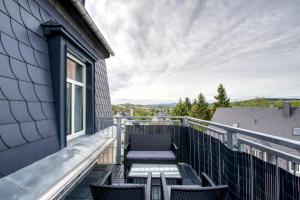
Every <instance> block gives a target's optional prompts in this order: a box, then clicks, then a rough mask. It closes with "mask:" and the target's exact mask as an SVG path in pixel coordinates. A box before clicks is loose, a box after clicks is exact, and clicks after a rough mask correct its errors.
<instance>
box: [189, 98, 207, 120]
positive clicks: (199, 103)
mask: <svg viewBox="0 0 300 200" xmlns="http://www.w3.org/2000/svg"><path fill="white" fill-rule="evenodd" d="M191 116H192V117H195V118H199V119H204V120H210V116H211V115H210V109H209V104H208V103H207V102H206V100H205V97H204V95H203V94H202V93H200V94H199V96H198V98H197V100H195V101H194V103H193V105H192V109H191Z"/></svg>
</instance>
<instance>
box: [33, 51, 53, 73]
mask: <svg viewBox="0 0 300 200" xmlns="http://www.w3.org/2000/svg"><path fill="white" fill-rule="evenodd" d="M34 54H35V58H36V61H37V63H38V65H39V66H40V67H41V68H44V69H50V64H49V56H48V54H44V53H41V52H39V51H34Z"/></svg>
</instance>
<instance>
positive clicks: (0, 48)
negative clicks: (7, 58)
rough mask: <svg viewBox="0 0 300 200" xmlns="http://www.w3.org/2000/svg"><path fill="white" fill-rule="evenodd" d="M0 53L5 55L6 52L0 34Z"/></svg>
mask: <svg viewBox="0 0 300 200" xmlns="http://www.w3.org/2000/svg"><path fill="white" fill-rule="evenodd" d="M0 53H1V54H5V55H6V51H5V50H4V48H3V46H2V40H1V34H0Z"/></svg>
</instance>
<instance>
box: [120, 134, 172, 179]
mask: <svg viewBox="0 0 300 200" xmlns="http://www.w3.org/2000/svg"><path fill="white" fill-rule="evenodd" d="M124 151H125V152H124V153H125V157H124V165H125V166H124V167H125V172H126V173H127V172H128V170H129V167H130V166H131V164H133V163H151V164H176V163H177V146H176V145H175V144H174V143H172V142H171V134H168V133H164V134H142V135H129V143H128V144H126V145H125V149H124Z"/></svg>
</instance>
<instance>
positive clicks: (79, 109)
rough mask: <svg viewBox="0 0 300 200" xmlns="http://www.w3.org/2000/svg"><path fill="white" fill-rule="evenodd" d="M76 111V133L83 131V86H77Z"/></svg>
mask: <svg viewBox="0 0 300 200" xmlns="http://www.w3.org/2000/svg"><path fill="white" fill-rule="evenodd" d="M74 109H75V111H74V118H75V119H74V126H75V130H74V131H75V132H78V131H81V130H83V89H82V87H81V86H77V85H75V108H74Z"/></svg>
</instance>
